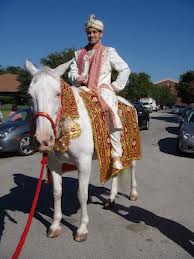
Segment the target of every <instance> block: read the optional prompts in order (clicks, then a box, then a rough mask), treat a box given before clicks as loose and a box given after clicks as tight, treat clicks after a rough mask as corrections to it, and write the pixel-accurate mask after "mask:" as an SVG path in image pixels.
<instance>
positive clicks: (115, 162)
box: [112, 157, 123, 170]
mask: <svg viewBox="0 0 194 259" xmlns="http://www.w3.org/2000/svg"><path fill="white" fill-rule="evenodd" d="M112 167H113V168H115V169H117V170H121V169H123V165H122V163H121V160H120V157H114V158H113V164H112Z"/></svg>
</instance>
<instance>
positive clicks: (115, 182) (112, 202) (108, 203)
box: [104, 175, 118, 210]
mask: <svg viewBox="0 0 194 259" xmlns="http://www.w3.org/2000/svg"><path fill="white" fill-rule="evenodd" d="M117 193H118V176H117V175H115V176H114V177H113V178H112V184H111V193H110V197H109V199H108V200H107V201H106V202H105V203H104V209H107V210H108V209H111V208H113V206H114V205H115V197H116V195H117Z"/></svg>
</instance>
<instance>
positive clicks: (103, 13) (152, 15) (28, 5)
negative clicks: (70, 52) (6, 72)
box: [0, 0, 194, 82]
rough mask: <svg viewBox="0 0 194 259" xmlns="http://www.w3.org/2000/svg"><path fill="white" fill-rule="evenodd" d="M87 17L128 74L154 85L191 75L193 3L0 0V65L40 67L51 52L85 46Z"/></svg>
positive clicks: (169, 0)
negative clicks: (101, 27)
mask: <svg viewBox="0 0 194 259" xmlns="http://www.w3.org/2000/svg"><path fill="white" fill-rule="evenodd" d="M90 14H95V15H96V19H99V20H102V21H103V22H104V26H105V30H104V35H103V40H102V42H103V44H104V45H105V46H111V47H114V48H116V50H117V52H118V53H119V55H120V56H121V57H122V58H123V59H124V60H125V61H126V62H127V63H128V65H129V67H130V69H131V71H132V72H135V73H139V72H145V73H147V74H148V75H150V76H151V80H152V81H153V82H156V81H159V80H163V79H166V78H170V79H173V80H178V79H179V76H180V75H181V74H182V73H184V72H186V71H188V70H194V0H90V1H89V0H74V1H65V0H46V1H41V0H33V1H27V0H1V1H0V26H1V31H0V65H2V66H3V67H6V66H21V67H24V63H25V60H26V59H30V60H31V61H32V62H33V63H34V64H35V65H37V66H40V65H41V64H40V59H41V58H43V57H47V55H48V54H50V53H52V52H60V51H63V50H64V49H66V48H75V49H78V48H80V47H83V46H85V45H86V44H87V38H86V34H85V30H84V26H85V23H86V22H87V20H88V17H89V15H90Z"/></svg>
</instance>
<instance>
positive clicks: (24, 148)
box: [19, 136, 34, 156]
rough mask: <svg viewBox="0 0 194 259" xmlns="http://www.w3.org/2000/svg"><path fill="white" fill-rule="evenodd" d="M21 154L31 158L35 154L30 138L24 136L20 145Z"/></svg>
mask: <svg viewBox="0 0 194 259" xmlns="http://www.w3.org/2000/svg"><path fill="white" fill-rule="evenodd" d="M19 153H20V154H21V155H22V156H30V155H32V154H33V153H34V149H33V147H32V143H31V139H30V136H24V137H23V138H21V140H20V143H19Z"/></svg>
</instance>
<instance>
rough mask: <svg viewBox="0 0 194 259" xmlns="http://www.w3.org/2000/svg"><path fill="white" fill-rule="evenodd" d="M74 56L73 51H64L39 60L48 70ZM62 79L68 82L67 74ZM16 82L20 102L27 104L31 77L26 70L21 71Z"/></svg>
mask: <svg viewBox="0 0 194 259" xmlns="http://www.w3.org/2000/svg"><path fill="white" fill-rule="evenodd" d="M73 56H74V50H73V49H65V50H64V51H62V52H54V53H50V54H49V55H48V56H47V57H44V58H42V59H41V64H43V65H44V66H48V67H50V68H55V67H57V66H59V65H61V64H63V63H65V62H67V61H69V60H70V59H72V58H73ZM63 79H64V80H65V81H67V82H69V80H68V77H67V72H66V73H65V74H64V75H63ZM18 81H20V86H19V92H18V94H19V96H20V98H21V100H22V102H24V103H27V102H28V94H27V91H28V88H29V85H30V81H31V75H30V74H29V73H28V72H27V71H26V70H23V69H22V70H21V71H20V72H19V73H18Z"/></svg>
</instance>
